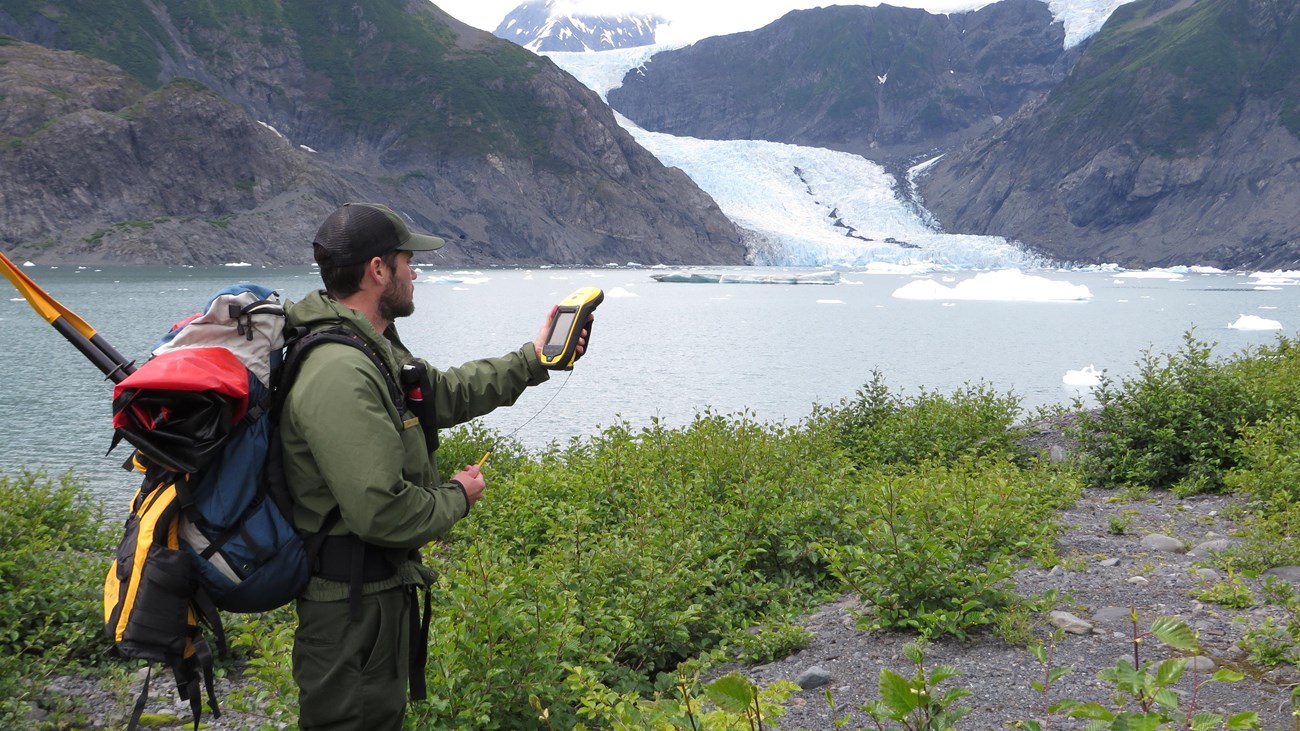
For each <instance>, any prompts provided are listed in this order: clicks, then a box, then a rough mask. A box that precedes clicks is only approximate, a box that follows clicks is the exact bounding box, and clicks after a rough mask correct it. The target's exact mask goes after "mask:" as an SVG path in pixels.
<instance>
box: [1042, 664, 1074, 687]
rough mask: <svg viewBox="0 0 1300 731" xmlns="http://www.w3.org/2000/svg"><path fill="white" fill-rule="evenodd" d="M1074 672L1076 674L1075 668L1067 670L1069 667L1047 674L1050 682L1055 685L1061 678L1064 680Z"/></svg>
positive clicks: (1053, 669)
mask: <svg viewBox="0 0 1300 731" xmlns="http://www.w3.org/2000/svg"><path fill="white" fill-rule="evenodd" d="M1072 672H1074V668H1067V667H1059V668H1052V669H1051V671H1050V672H1048V673H1047V680H1048V682H1051V683H1055V682H1056V681H1058V680H1060V679H1061V678H1064V677H1065V676H1067V675H1069V674H1070V673H1072Z"/></svg>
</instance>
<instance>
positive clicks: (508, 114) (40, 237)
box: [0, 0, 744, 264]
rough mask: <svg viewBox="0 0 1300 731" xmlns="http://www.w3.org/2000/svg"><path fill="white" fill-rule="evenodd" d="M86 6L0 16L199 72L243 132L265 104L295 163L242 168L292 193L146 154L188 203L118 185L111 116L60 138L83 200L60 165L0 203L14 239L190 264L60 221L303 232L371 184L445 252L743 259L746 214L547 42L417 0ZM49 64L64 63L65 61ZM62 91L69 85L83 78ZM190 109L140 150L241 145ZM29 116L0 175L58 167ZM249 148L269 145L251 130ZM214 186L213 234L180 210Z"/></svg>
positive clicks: (141, 65)
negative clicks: (230, 181)
mask: <svg viewBox="0 0 1300 731" xmlns="http://www.w3.org/2000/svg"><path fill="white" fill-rule="evenodd" d="M82 5H83V4H81V3H73V2H72V1H71V0H40V1H37V0H14V1H13V2H7V3H6V4H5V7H4V8H3V9H0V32H3V33H7V34H10V35H12V36H15V37H18V38H22V39H25V40H32V41H37V42H40V43H42V44H44V45H48V46H50V47H52V48H63V49H70V50H75V51H79V52H82V53H86V54H88V55H91V56H95V57H97V58H100V59H102V60H104V61H107V62H109V63H112V64H114V65H116V66H117V67H120V68H121V69H122V70H123V71H125V72H126V74H129V75H130V76H131V77H133V79H134V81H135V82H136V83H137V84H139V85H140V87H141V88H143V89H146V90H148V89H160V88H162V89H166V88H170V87H165V86H164V85H165V84H167V83H168V82H170V81H172V80H173V79H177V78H191V79H196V80H197V81H198V82H200V83H201V84H202V85H203V86H206V87H207V88H208V89H211V90H212V91H213V92H215V94H216V96H218V97H220V98H222V99H225V100H228V101H229V102H230V103H231V105H230V106H231V109H230V110H229V113H231V114H232V115H234V116H235V117H238V118H239V119H240V120H241V124H243V125H244V126H245V127H247V128H248V129H250V130H253V132H254V133H255V134H257V135H262V133H261V132H257V131H256V129H257V128H259V125H257V124H256V123H255V120H260V121H263V122H265V123H267V124H269V125H271V126H273V127H274V128H275V129H277V130H279V132H281V133H283V134H284V135H285V136H286V137H287V139H288V140H291V141H292V143H291V144H290V143H288V142H284V143H283V147H284V148H285V149H284V150H283V152H281V153H277V154H280V155H281V156H282V157H283V158H284V160H283V166H284V168H285V169H286V170H290V169H292V170H299V171H301V174H294V175H289V174H287V173H286V174H285V175H284V176H281V177H279V178H277V177H275V176H270V177H269V178H268V179H263V178H259V177H257V176H253V177H252V178H251V179H247V180H245V181H244V182H243V183H241V186H243V187H251V188H253V189H254V190H262V191H264V192H265V194H266V197H268V198H269V199H272V200H277V201H278V200H282V199H284V200H290V201H294V202H292V203H284V204H283V205H285V206H288V208H287V209H279V210H273V209H268V208H266V207H265V206H266V205H267V203H266V202H265V201H262V200H254V199H250V198H244V199H240V200H239V201H237V202H230V201H228V200H227V198H229V196H228V195H227V193H226V191H225V188H226V187H228V185H227V183H226V182H223V181H222V180H221V179H220V178H219V177H218V178H212V177H210V176H209V174H210V172H211V171H210V170H208V169H207V168H205V167H203V166H201V165H187V164H181V165H179V166H177V167H174V168H170V169H163V168H160V167H158V165H159V163H158V161H157V160H154V159H151V158H149V157H148V156H144V155H137V156H136V158H135V159H133V160H132V164H131V165H127V166H126V168H125V169H132V168H133V167H134V166H138V165H143V166H144V167H146V168H147V169H148V171H149V174H150V175H152V176H153V177H155V178H156V179H159V180H163V181H168V182H175V181H172V178H179V177H186V176H190V177H189V178H186V180H185V182H182V183H179V184H178V187H182V188H183V187H186V186H187V185H188V186H189V187H190V188H193V189H194V191H195V192H194V194H193V195H191V196H190V197H189V198H188V199H186V200H184V201H176V200H171V199H167V198H165V197H164V198H161V199H160V198H158V197H152V196H134V195H131V194H128V193H127V192H125V191H129V190H131V185H130V184H129V183H130V181H129V180H127V179H124V178H123V177H122V176H121V175H119V168H118V167H116V166H114V164H113V161H112V160H110V159H108V158H105V157H103V156H101V155H98V154H97V152H98V151H99V150H100V149H101V148H103V147H104V140H103V139H100V138H97V137H96V136H95V134H93V133H95V132H98V131H103V130H91V131H90V132H89V133H87V134H86V135H84V136H82V137H78V138H75V139H72V140H70V141H69V142H70V143H71V144H72V146H73V147H72V149H71V150H69V153H70V154H72V155H73V156H75V157H76V158H78V159H81V160H83V164H84V165H86V166H88V167H90V168H92V169H93V171H92V172H88V173H87V175H88V176H89V177H90V178H93V181H94V184H93V185H91V186H90V187H88V188H85V189H84V190H82V191H81V192H80V195H81V196H82V197H84V198H85V199H87V200H90V201H92V202H94V204H93V205H92V208H93V210H92V211H91V212H90V213H89V214H87V211H86V210H85V205H83V204H81V203H79V202H78V201H77V200H74V198H75V196H74V192H75V191H73V190H70V189H69V186H67V185H65V182H64V180H63V179H62V178H63V173H62V171H60V172H58V173H57V174H53V175H47V176H45V177H42V178H39V179H34V180H29V181H28V184H29V185H31V184H34V185H36V186H37V189H36V190H35V191H33V193H32V194H33V195H35V196H38V197H42V198H44V199H45V200H46V201H47V202H48V204H49V205H48V207H47V208H45V209H44V210H42V211H41V212H39V213H34V212H32V211H31V210H29V209H28V208H26V207H21V206H7V207H5V208H4V209H3V210H0V243H2V244H3V245H4V246H5V247H6V248H7V249H12V250H13V251H15V252H20V253H23V255H32V256H37V257H44V258H46V259H48V260H55V259H58V258H60V257H65V256H73V255H74V252H75V256H77V257H81V258H113V259H123V260H135V261H167V262H178V261H185V262H188V261H192V260H193V259H192V258H191V256H192V254H191V252H187V251H183V250H181V249H179V248H176V247H173V246H171V245H170V244H169V243H168V242H169V241H171V240H173V239H175V235H176V231H169V232H168V235H166V236H162V235H158V234H156V233H154V232H151V231H148V230H135V231H133V232H132V234H133V237H132V238H131V240H130V241H126V240H116V238H115V236H114V235H111V234H110V235H108V236H100V237H98V238H95V239H94V240H93V241H92V240H85V239H83V240H80V241H68V240H67V239H66V238H65V237H64V235H63V234H62V233H61V232H62V231H64V230H67V229H71V228H75V227H76V226H78V225H83V224H87V223H89V224H94V225H96V226H97V228H101V229H109V230H116V229H118V228H120V227H121V224H122V223H123V222H124V221H135V220H153V219H157V218H165V219H168V220H171V221H174V222H175V224H174V226H175V227H177V228H180V229H185V230H187V231H189V232H190V233H192V234H193V236H196V237H197V239H196V240H202V241H204V242H207V244H206V245H208V246H211V245H214V244H215V243H216V242H218V241H220V240H222V239H223V237H224V238H225V239H236V238H238V237H237V232H239V231H240V230H241V228H240V225H241V220H242V219H243V218H244V217H256V218H266V217H267V216H271V217H273V218H274V219H275V220H277V221H280V222H282V223H283V224H284V225H285V226H287V227H296V226H302V227H303V228H304V229H311V230H314V226H315V224H316V223H318V222H319V220H320V219H321V218H322V217H323V216H324V215H325V213H327V212H328V211H329V210H330V209H331V208H332V207H333V206H334V205H335V204H336V203H338V202H342V201H343V200H345V199H348V198H357V197H365V198H376V199H381V200H385V201H387V202H389V203H391V204H392V205H393V206H394V207H396V208H398V209H400V210H403V211H404V212H406V213H408V214H409V215H411V216H412V218H413V220H414V223H415V224H416V225H417V226H419V227H420V228H424V229H426V230H430V231H433V232H437V233H440V234H442V235H444V236H447V237H449V238H450V239H451V240H453V241H454V242H455V243H454V245H452V246H448V247H447V248H446V249H444V251H445V252H446V254H445V256H444V257H443V259H444V260H445V261H446V262H447V263H471V262H472V263H519V264H532V263H557V264H597V263H599V264H603V263H607V262H610V261H618V262H622V261H629V260H635V261H642V262H645V263H657V262H672V263H705V262H709V263H724V262H726V263H740V262H741V261H743V256H744V247H743V245H742V243H741V241H740V234H739V232H738V231H737V230H736V229H735V227H734V226H733V225H732V224H731V223H730V222H729V221H727V220H726V219H725V217H723V216H722V215H721V213H720V212H719V211H718V210H717V207H716V205H714V204H713V202H712V200H711V199H709V198H708V196H707V195H705V194H703V193H702V192H700V191H699V189H698V188H696V187H695V186H694V184H693V183H691V182H690V181H689V179H688V178H686V177H685V176H684V175H683V174H681V173H680V171H674V170H670V169H668V168H665V167H664V166H663V165H661V164H659V163H658V161H657V160H655V159H654V158H653V156H651V155H650V154H649V153H647V152H646V151H645V150H643V149H642V148H641V147H640V146H639V145H637V144H636V143H635V141H633V140H632V138H631V137H630V136H629V135H628V134H627V133H626V132H625V131H623V130H622V129H621V128H619V127H618V125H617V124H616V123H615V121H614V119H613V115H612V114H611V113H610V112H609V110H608V108H607V107H605V106H604V105H603V104H602V103H601V101H600V100H599V98H597V97H596V96H595V95H594V94H592V93H591V92H590V91H589V90H587V89H586V88H585V87H582V86H581V85H580V84H577V83H576V82H575V81H574V80H573V79H572V78H571V77H569V76H568V75H567V74H564V73H563V72H561V71H560V70H559V69H558V68H556V67H555V66H554V64H552V63H551V62H549V61H548V60H546V59H541V58H538V57H536V56H534V55H532V54H530V53H528V52H527V51H525V50H523V49H521V48H518V47H517V46H514V45H513V44H510V43H507V42H504V41H500V40H498V39H496V38H493V37H492V36H491V35H490V34H487V33H483V32H481V31H477V30H474V29H471V28H469V27H468V26H465V25H463V24H461V23H459V22H458V21H455V20H454V19H452V18H450V17H449V16H447V15H445V14H444V13H442V12H441V11H440V10H438V9H437V8H436V7H434V6H432V5H430V4H428V3H427V2H424V1H423V0H405V1H403V0H354V1H353V2H341V1H340V0H331V1H329V2H307V0H286V1H285V2H280V3H273V4H272V3H246V2H241V1H240V0H156V1H154V2H145V1H144V0H100V2H97V3H93V4H90V6H89V7H82ZM10 45H13V44H12V43H11V44H10ZM18 45H22V44H18ZM47 60H48V59H47ZM48 73H50V74H54V75H55V76H58V74H59V73H60V72H59V71H58V68H57V64H56V65H55V66H54V67H53V68H51V69H50V70H49V71H48ZM69 89H70V93H74V94H80V93H81V91H80V89H79V88H77V87H76V86H75V83H74V84H71V85H70V86H69ZM117 113H118V111H116V110H115V111H113V112H110V114H117ZM54 119H55V118H54V117H52V116H47V117H46V118H45V120H44V122H51V121H53V120H54ZM190 121H193V120H190V119H189V118H188V117H185V116H183V115H182V116H180V117H178V118H177V123H178V125H179V128H178V129H176V130H174V133H173V134H172V135H171V136H170V137H168V136H166V135H163V134H162V133H161V131H160V130H153V131H152V132H151V134H153V133H157V134H159V135H160V136H159V137H158V138H152V137H144V138H139V137H134V138H132V139H133V140H134V142H135V144H136V152H139V150H140V149H143V148H154V147H156V146H158V145H171V147H170V148H169V149H170V150H171V152H172V157H173V158H175V159H177V160H181V161H185V160H189V159H194V158H195V157H198V158H203V157H204V156H205V155H207V156H211V155H216V156H218V157H222V158H225V157H233V158H236V159H238V158H240V157H241V152H240V146H239V145H235V146H233V147H232V148H230V149H227V150H224V151H223V152H221V153H220V154H218V153H217V151H216V149H214V148H212V147H211V145H212V140H211V139H210V138H209V136H208V135H207V132H206V129H207V128H206V126H205V125H204V124H203V123H200V122H197V121H195V122H194V125H193V126H186V125H187V124H188V123H189V122H190ZM33 129H34V130H35V131H31V132H25V133H21V134H17V133H15V132H13V131H9V130H0V134H3V135H5V136H7V137H9V138H12V140H15V141H12V142H11V143H10V147H11V148H14V147H21V148H25V149H26V153H24V155H25V157H24V158H23V161H6V163H5V167H4V168H0V172H4V173H5V176H4V177H5V178H11V177H12V175H11V174H12V172H13V168H11V167H10V165H19V164H21V165H26V166H28V167H29V168H31V167H40V166H45V167H48V168H53V167H54V166H53V164H52V158H51V157H50V155H51V154H53V153H47V154H46V155H45V156H44V157H42V156H41V154H39V153H40V151H41V150H46V149H47V148H45V147H43V146H42V145H40V144H35V143H36V142H39V140H31V139H28V138H29V137H30V136H31V135H37V136H39V135H41V134H42V130H43V129H44V126H43V124H42V125H37V126H36V127H35V128H33ZM105 129H107V128H105ZM139 131H140V130H136V133H138V132H139ZM265 132H266V133H267V135H268V139H278V138H276V137H275V135H274V133H271V132H270V131H269V130H265ZM104 133H105V134H107V132H106V131H104ZM299 146H301V147H299ZM110 147H111V145H110ZM304 147H305V148H309V149H310V150H311V151H310V152H308V151H307V150H306V149H303V148H304ZM242 155H263V151H262V150H261V149H260V148H258V147H256V146H253V147H250V148H249V150H248V151H247V152H245V153H242ZM0 160H3V158H0ZM244 162H245V163H246V164H247V165H251V164H252V161H244ZM191 178H192V179H191ZM0 191H3V192H4V193H5V195H6V197H9V196H14V197H15V199H20V198H21V197H22V196H25V195H27V193H26V192H25V191H24V190H23V189H22V188H17V187H13V184H11V183H5V182H0ZM213 200H222V201H226V202H225V203H223V204H222V206H218V208H221V210H222V211H223V213H222V214H221V215H222V216H224V217H225V218H224V221H225V226H226V227H225V228H224V229H221V230H220V231H217V232H215V233H214V232H213V231H211V230H209V229H211V228H213V227H212V226H211V225H210V224H205V223H196V222H193V221H190V222H188V223H186V222H185V221H184V219H185V218H186V217H193V216H201V215H204V211H205V210H206V209H208V208H213V205H212V201H213ZM290 216H291V218H290ZM298 220H304V221H306V223H303V224H299V223H298ZM15 231H21V232H24V233H22V234H21V235H18V234H14V233H11V232H15ZM297 233H298V232H297V231H295V235H294V244H295V246H297V247H298V248H296V249H290V250H287V251H286V252H283V253H281V252H279V250H278V249H277V250H276V251H275V252H274V257H275V258H273V259H271V260H272V261H304V260H306V259H307V258H308V257H309V247H307V246H306V241H305V240H304V238H303V237H300V236H298V235H297ZM131 242H135V243H133V244H132V243H131ZM228 243H229V242H226V243H223V244H222V246H226V245H227V244H228ZM246 243H247V244H248V245H249V246H250V247H253V248H256V247H257V246H258V244H256V243H254V242H246ZM273 248H274V247H273ZM290 252H292V253H290ZM267 253H268V255H271V254H272V253H273V252H267Z"/></svg>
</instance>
